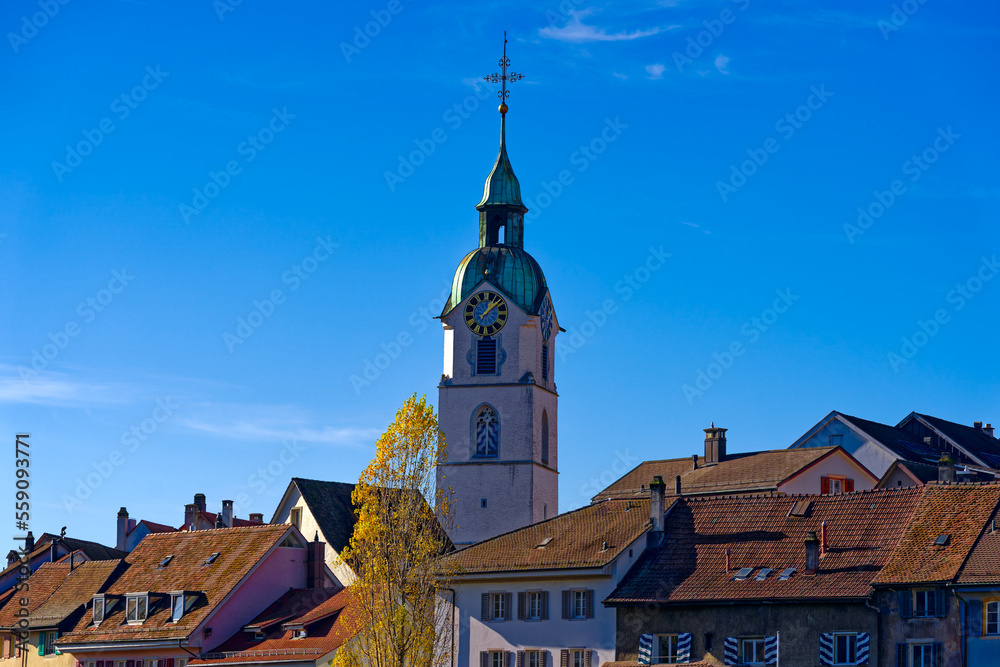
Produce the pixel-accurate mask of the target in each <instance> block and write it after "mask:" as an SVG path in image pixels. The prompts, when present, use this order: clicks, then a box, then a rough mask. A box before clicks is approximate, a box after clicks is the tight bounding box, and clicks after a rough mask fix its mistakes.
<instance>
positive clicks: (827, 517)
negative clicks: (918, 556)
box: [609, 486, 926, 605]
mask: <svg viewBox="0 0 1000 667" xmlns="http://www.w3.org/2000/svg"><path fill="white" fill-rule="evenodd" d="M925 488H926V487H922V486H921V487H907V488H904V489H886V490H879V491H859V492H856V493H845V494H840V495H830V496H715V497H702V498H683V499H680V500H678V501H677V504H675V505H674V507H673V509H672V510H671V511H670V513H669V515H668V516H667V520H666V539H665V542H664V544H663V546H662V547H661V548H659V549H656V550H650V551H647V553H646V554H644V555H643V556H642V558H641V559H640V561H639V562H638V563H636V564H635V565H634V566H633V567H632V569H631V570H630V572H629V573H628V574H627V575H626V576H625V578H624V579H623V580H622V582H621V584H620V585H619V587H618V589H617V590H615V591H614V593H612V594H611V596H610V597H609V601H610V603H612V604H626V605H627V604H636V603H645V602H668V603H669V602H690V601H722V600H732V601H759V600H782V599H799V600H801V599H824V598H825V599H838V598H858V597H864V596H867V595H868V594H869V592H870V591H871V583H872V579H874V577H875V575H876V574H877V573H878V571H879V569H880V568H881V567H882V566H883V565H884V564H885V562H886V561H887V559H888V558H889V554H890V553H892V550H893V549H894V548H895V546H896V544H897V542H898V541H899V538H900V536H901V535H902V534H903V531H904V530H905V528H906V524H907V521H908V519H909V517H910V515H911V514H912V513H913V511H914V509H915V508H916V507H917V505H918V503H919V502H920V499H921V497H922V495H923V493H924V489H925ZM800 501H807V502H808V503H811V505H809V508H808V510H807V511H806V512H805V516H804V517H803V518H795V517H790V516H789V512H790V510H791V508H792V506H793V504H795V503H797V502H800ZM823 521H826V522H827V529H828V530H827V542H828V544H829V547H830V550H829V552H828V553H827V554H826V555H825V556H823V557H821V558H820V568H819V572H818V573H817V574H816V575H814V576H809V575H805V574H803V573H804V571H805V546H804V540H805V537H806V535H807V534H808V533H809V532H810V531H816V534H817V535H819V534H820V530H821V529H820V525H821V523H822V522H823ZM726 549H729V550H730V566H731V567H730V571H729V573H726ZM789 567H794V568H796V569H797V572H796V573H795V574H793V575H792V576H791V577H790V578H789V579H788V580H786V581H779V575H780V574H781V572H782V571H783V570H784V569H785V568H789ZM742 568H753V571H752V573H751V577H750V578H749V579H747V580H745V581H735V580H734V577H735V574H736V572H738V571H739V570H740V569H742ZM761 568H771V570H772V572H771V573H770V574H769V575H768V576H767V577H766V578H765V579H763V580H762V581H757V580H755V578H754V577H756V575H757V574H759V573H760V572H761Z"/></svg>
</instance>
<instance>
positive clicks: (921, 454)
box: [833, 412, 942, 465]
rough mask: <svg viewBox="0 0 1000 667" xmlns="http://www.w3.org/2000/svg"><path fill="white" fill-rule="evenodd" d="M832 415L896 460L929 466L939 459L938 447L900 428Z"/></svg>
mask: <svg viewBox="0 0 1000 667" xmlns="http://www.w3.org/2000/svg"><path fill="white" fill-rule="evenodd" d="M833 414H834V415H839V416H840V417H841V418H842V419H843V420H844V421H847V422H848V423H850V424H852V425H853V426H854V427H856V428H857V429H858V430H860V431H863V432H864V433H865V434H867V435H868V436H869V437H870V438H871V439H872V440H874V441H876V442H878V443H879V444H881V445H883V446H884V447H886V448H887V449H889V450H891V451H892V453H893V454H895V455H896V456H897V457H898V458H901V459H905V460H907V461H915V462H918V463H928V464H931V465H936V464H937V461H938V459H939V458H941V451H942V450H941V448H940V447H936V446H934V445H928V444H926V443H925V442H924V441H923V438H921V437H919V436H917V435H915V434H913V433H909V432H907V431H904V430H903V429H901V428H897V427H895V426H889V425H888V424H880V423H879V422H873V421H871V420H868V419H861V418H860V417H852V416H851V415H845V414H843V413H840V412H834V413H833Z"/></svg>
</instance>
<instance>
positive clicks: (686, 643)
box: [677, 632, 691, 662]
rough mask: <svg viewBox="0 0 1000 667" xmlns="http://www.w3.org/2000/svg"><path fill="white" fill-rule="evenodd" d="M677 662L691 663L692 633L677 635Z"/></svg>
mask: <svg viewBox="0 0 1000 667" xmlns="http://www.w3.org/2000/svg"><path fill="white" fill-rule="evenodd" d="M677 662H691V633H690V632H682V633H680V634H679V635H677Z"/></svg>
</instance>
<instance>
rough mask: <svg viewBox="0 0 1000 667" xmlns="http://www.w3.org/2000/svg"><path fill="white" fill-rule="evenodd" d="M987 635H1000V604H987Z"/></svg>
mask: <svg viewBox="0 0 1000 667" xmlns="http://www.w3.org/2000/svg"><path fill="white" fill-rule="evenodd" d="M986 634H988V635H1000V602H987V603H986Z"/></svg>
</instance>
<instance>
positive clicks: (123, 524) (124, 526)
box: [115, 507, 128, 551]
mask: <svg viewBox="0 0 1000 667" xmlns="http://www.w3.org/2000/svg"><path fill="white" fill-rule="evenodd" d="M126 535H128V510H127V509H125V508H124V507H123V508H121V509H120V510H118V539H117V542H116V543H115V548H116V549H119V550H121V551H125V537H126Z"/></svg>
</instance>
